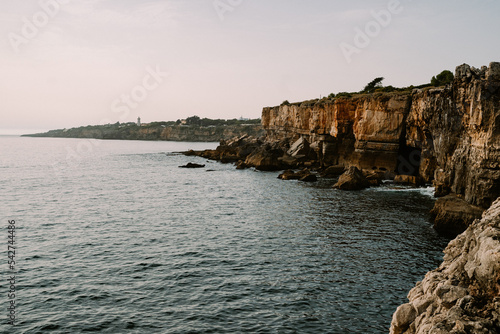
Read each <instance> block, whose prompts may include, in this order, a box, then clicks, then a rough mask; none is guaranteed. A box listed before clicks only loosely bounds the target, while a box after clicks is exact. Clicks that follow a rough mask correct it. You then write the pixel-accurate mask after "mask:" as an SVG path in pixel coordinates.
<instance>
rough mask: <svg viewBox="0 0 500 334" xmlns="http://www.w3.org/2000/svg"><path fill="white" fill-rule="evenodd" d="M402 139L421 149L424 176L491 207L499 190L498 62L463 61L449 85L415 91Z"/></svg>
mask: <svg viewBox="0 0 500 334" xmlns="http://www.w3.org/2000/svg"><path fill="white" fill-rule="evenodd" d="M406 140H407V144H408V145H409V146H413V147H418V148H420V149H422V164H421V165H420V174H421V175H422V176H423V177H424V178H425V179H426V180H435V182H436V184H437V185H445V186H446V187H449V188H450V190H451V192H453V193H456V194H460V195H463V196H464V198H465V200H466V201H467V202H468V203H471V204H474V205H478V206H481V207H483V208H487V207H489V206H490V205H491V203H492V202H493V201H494V200H495V199H496V198H497V197H498V196H499V195H500V63H492V64H491V65H490V67H489V68H486V67H483V68H482V69H481V70H476V69H472V68H470V67H469V66H468V65H462V66H459V67H458V68H457V71H456V78H455V82H454V83H453V86H451V87H446V88H444V89H434V90H428V91H416V92H415V93H414V94H413V99H412V104H411V109H410V112H409V115H408V119H407V136H406Z"/></svg>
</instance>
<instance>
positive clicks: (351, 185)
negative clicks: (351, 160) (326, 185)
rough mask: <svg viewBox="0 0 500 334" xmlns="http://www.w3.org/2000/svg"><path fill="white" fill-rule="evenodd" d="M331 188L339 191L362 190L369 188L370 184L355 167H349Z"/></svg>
mask: <svg viewBox="0 0 500 334" xmlns="http://www.w3.org/2000/svg"><path fill="white" fill-rule="evenodd" d="M333 187H334V188H336V189H340V190H362V189H365V188H368V187H370V182H369V181H368V180H367V179H366V178H365V176H364V175H363V173H362V172H361V171H360V170H359V169H358V168H357V167H355V166H351V167H349V168H348V169H347V171H346V172H345V173H344V174H342V175H341V176H340V177H339V180H338V182H337V183H335V185H334V186H333Z"/></svg>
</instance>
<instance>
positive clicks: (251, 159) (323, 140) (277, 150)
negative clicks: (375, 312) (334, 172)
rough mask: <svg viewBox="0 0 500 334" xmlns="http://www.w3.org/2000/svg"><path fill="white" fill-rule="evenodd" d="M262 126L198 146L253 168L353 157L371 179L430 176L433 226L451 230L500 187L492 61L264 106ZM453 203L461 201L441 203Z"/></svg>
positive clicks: (409, 180) (497, 69)
mask: <svg viewBox="0 0 500 334" xmlns="http://www.w3.org/2000/svg"><path fill="white" fill-rule="evenodd" d="M262 126H263V128H264V129H265V131H266V137H265V138H262V139H256V138H251V137H242V138H239V139H238V140H236V141H234V140H233V141H231V142H223V143H222V144H221V146H220V147H219V148H218V149H217V150H216V151H215V152H203V153H199V154H200V155H202V156H205V157H210V156H211V157H213V158H215V159H219V160H222V161H225V162H229V161H239V166H240V168H243V167H255V168H257V169H260V170H280V169H289V168H299V167H305V168H313V169H314V168H315V169H319V170H320V171H324V170H327V169H328V167H330V166H336V167H335V168H337V169H338V168H340V169H347V168H349V167H351V166H354V167H357V168H358V169H359V170H361V171H362V173H363V175H364V176H365V177H367V178H368V179H369V181H370V184H371V185H376V184H378V183H380V179H381V178H384V179H394V178H395V177H397V178H396V181H397V182H399V183H406V184H411V185H414V186H418V185H421V184H423V183H431V182H432V183H433V184H434V185H435V187H436V196H447V195H448V197H446V199H443V200H438V201H437V204H436V208H435V210H434V212H435V214H434V215H433V216H434V217H436V220H435V226H436V228H437V229H438V230H440V231H443V232H448V233H452V234H456V233H460V232H463V231H464V229H465V228H466V227H467V226H468V224H470V222H472V221H473V220H474V219H475V218H477V217H478V216H479V215H480V214H481V212H482V211H484V210H485V209H487V208H488V207H489V206H490V205H491V203H492V202H493V201H494V200H495V199H496V198H497V197H498V196H499V195H500V63H491V64H490V65H489V67H485V66H484V67H482V68H481V69H475V68H472V67H470V66H469V65H465V64H464V65H461V66H458V67H457V69H456V75H455V80H454V82H453V84H451V85H448V86H446V87H440V88H431V87H427V88H424V89H414V90H412V91H402V92H393V93H374V94H357V95H354V96H353V97H340V98H334V99H328V98H324V99H321V100H313V101H306V102H302V103H294V104H283V105H281V106H278V107H268V108H264V109H263V111H262ZM346 177H347V176H346ZM370 178H371V179H370ZM364 186H365V185H363V187H364ZM355 188H358V187H355ZM452 197H453V198H454V199H453V200H452V199H451V198H452ZM453 202H454V203H458V202H460V203H461V204H460V205H461V207H462V208H463V210H458V211H457V210H454V209H453V210H448V209H449V208H451V209H452V208H454V207H456V206H453V205H450V203H453ZM462 212H464V214H463V215H462V216H461V217H460V215H461V214H462ZM457 218H459V219H457Z"/></svg>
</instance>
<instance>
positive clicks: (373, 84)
mask: <svg viewBox="0 0 500 334" xmlns="http://www.w3.org/2000/svg"><path fill="white" fill-rule="evenodd" d="M383 80H384V78H383V77H378V78H375V79H373V80H372V81H370V82H369V83H368V84H367V85H366V86H365V88H364V89H363V90H362V93H373V92H374V91H375V89H376V88H380V87H382V81H383Z"/></svg>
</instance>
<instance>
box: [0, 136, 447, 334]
mask: <svg viewBox="0 0 500 334" xmlns="http://www.w3.org/2000/svg"><path fill="white" fill-rule="evenodd" d="M216 146H217V144H216V143H181V142H147V141H142V142H141V141H100V140H89V139H58V138H25V137H16V136H2V137H0V179H1V180H0V185H1V186H0V187H1V188H0V189H1V192H0V197H1V201H0V202H1V203H2V211H1V212H2V225H3V227H4V228H2V231H3V232H1V233H3V236H2V238H1V240H2V243H3V245H2V247H3V249H4V252H3V254H4V256H3V259H2V263H1V265H2V277H1V281H2V286H1V288H2V294H1V298H0V300H1V304H2V307H1V310H2V311H1V312H0V313H3V314H2V315H1V316H2V319H3V320H2V323H1V325H0V326H1V327H0V332H1V333H30V334H31V333H84V332H98V333H339V334H340V333H388V331H389V325H390V321H391V317H392V314H393V313H394V311H395V310H396V308H397V307H398V306H399V305H400V304H402V303H405V302H406V295H407V293H408V292H409V290H410V289H411V288H412V287H413V286H414V285H415V283H416V282H417V281H419V280H421V279H422V278H423V276H424V275H425V273H426V272H427V271H429V270H432V269H434V268H435V267H437V266H438V265H439V263H440V262H441V261H442V251H443V249H444V248H445V246H446V244H447V242H448V241H449V240H447V239H445V238H442V237H440V236H438V235H437V234H436V232H435V231H434V230H433V229H432V225H431V223H430V222H429V214H428V212H429V210H430V209H431V208H432V206H433V203H434V198H433V197H432V189H431V188H420V189H410V188H401V187H400V188H396V187H394V186H393V185H391V184H390V183H387V184H384V186H382V187H380V188H371V189H367V190H364V191H358V192H343V191H339V190H334V189H332V185H333V184H334V183H335V180H334V179H320V181H319V182H317V183H300V182H299V181H282V180H279V179H277V176H278V174H279V173H278V172H259V171H255V170H253V169H248V170H236V169H235V167H234V166H233V165H229V164H221V163H219V162H214V161H206V160H205V159H202V158H199V157H186V156H184V155H181V154H178V153H176V152H179V151H185V150H188V149H205V148H215V147H216ZM188 162H194V163H201V164H205V165H206V167H205V168H203V169H182V168H179V167H178V166H180V165H184V164H186V163H188ZM8 226H15V227H13V228H12V227H11V228H10V229H9V228H8ZM12 230H14V233H11V232H10V231H12ZM9 245H10V246H11V247H15V254H14V253H8V252H7V250H8V246H9ZM12 260H15V264H14V265H13V267H12V268H11V267H10V265H9V264H8V262H9V261H12ZM12 277H14V278H15V279H14V283H13V282H12V281H11V278H12ZM12 291H14V293H12ZM12 294H14V296H12ZM12 301H14V304H12V303H11V302H12ZM10 305H14V308H12V307H11V306H10ZM9 307H10V309H9ZM12 310H13V312H14V313H12ZM12 315H13V316H14V321H13V322H14V325H12V324H10V323H9V322H10V321H11V318H12V317H11V316H12Z"/></svg>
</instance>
